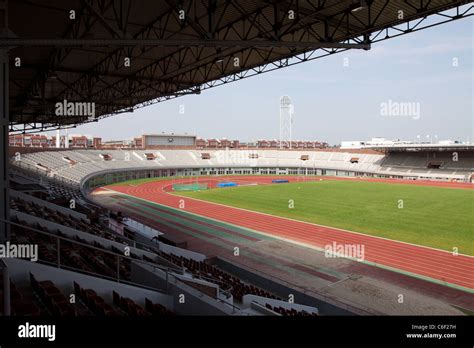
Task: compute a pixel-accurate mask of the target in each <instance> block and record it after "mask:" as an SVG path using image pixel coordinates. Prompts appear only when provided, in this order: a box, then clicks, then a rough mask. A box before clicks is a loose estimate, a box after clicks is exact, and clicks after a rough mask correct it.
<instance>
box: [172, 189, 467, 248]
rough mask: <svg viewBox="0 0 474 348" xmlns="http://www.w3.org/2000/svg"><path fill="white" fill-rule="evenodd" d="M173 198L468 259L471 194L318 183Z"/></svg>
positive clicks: (188, 193) (205, 193)
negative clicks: (460, 255) (265, 214)
mask: <svg viewBox="0 0 474 348" xmlns="http://www.w3.org/2000/svg"><path fill="white" fill-rule="evenodd" d="M179 194H180V195H182V196H187V197H192V198H197V199H202V200H206V201H211V202H215V203H220V204H225V205H230V206H234V207H239V208H245V209H249V210H254V211H259V212H264V213H268V214H273V215H278V216H283V217H288V218H292V219H296V220H301V221H307V222H312V223H316V224H321V225H326V226H332V227H339V228H342V229H347V230H351V231H356V232H361V233H365V234H369V235H374V236H380V237H385V238H390V239H394V240H399V241H404V242H409V243H414V244H420V245H425V246H430V247H434V248H439V249H443V250H448V251H453V248H454V247H456V248H458V252H459V253H463V254H468V255H474V190H469V189H451V188H441V187H430V186H416V185H403V184H389V183H376V182H360V181H335V180H323V181H316V182H305V183H289V184H272V185H258V186H241V187H232V188H219V189H212V190H208V191H199V192H180V193H179ZM290 200H292V201H293V202H294V208H290V207H289V206H290V203H291V202H290ZM402 204H403V207H401V206H402Z"/></svg>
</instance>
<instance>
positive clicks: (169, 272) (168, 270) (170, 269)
mask: <svg viewBox="0 0 474 348" xmlns="http://www.w3.org/2000/svg"><path fill="white" fill-rule="evenodd" d="M0 222H2V223H7V224H9V225H13V226H18V227H21V228H25V229H27V230H30V231H33V232H35V233H39V234H43V235H47V236H49V237H52V238H56V240H57V241H58V246H60V241H61V240H64V241H66V242H68V243H72V244H77V245H81V246H83V247H86V248H90V249H93V250H97V251H100V252H103V253H106V254H109V255H112V256H113V257H115V258H117V260H118V263H117V266H119V264H120V263H119V262H120V261H119V260H120V258H122V259H126V260H129V261H130V262H136V263H138V264H142V265H145V266H149V267H152V268H153V270H155V269H159V270H161V271H163V272H165V273H166V275H167V279H168V276H171V277H173V278H174V279H175V281H178V282H180V283H182V284H184V285H188V284H186V283H185V282H184V281H183V280H181V279H179V278H177V277H175V276H174V275H175V274H181V275H184V274H185V273H184V270H183V269H182V268H179V267H176V268H173V267H165V266H161V265H157V264H155V263H150V262H148V261H144V260H140V259H134V258H132V257H128V256H125V255H120V254H117V253H114V252H112V251H109V250H107V249H101V248H98V247H95V246H93V245H90V244H86V243H83V242H80V241H77V240H74V239H69V238H65V237H62V236H58V235H56V234H54V233H50V232H46V231H41V230H38V229H36V228H34V227H31V226H25V225H22V224H19V223H16V222H13V221H8V220H3V219H0ZM59 252H60V251H59V248H58V253H59ZM157 256H160V255H157ZM165 260H166V259H165ZM169 262H170V261H169ZM41 263H44V264H48V265H52V266H56V267H58V268H60V269H66V270H67V269H69V270H74V271H77V272H79V273H84V274H87V275H92V276H96V277H100V278H106V279H107V280H111V281H115V282H117V283H122V284H130V285H133V286H137V287H140V288H144V289H148V290H153V291H159V292H163V290H162V289H159V288H154V287H150V286H147V285H144V284H140V283H135V282H132V281H128V280H123V279H120V273H118V276H117V278H114V277H110V276H107V275H103V274H98V273H95V272H90V271H87V270H83V269H79V268H74V267H71V266H65V265H61V263H60V260H59V258H58V262H57V263H53V262H48V261H44V260H42V261H41ZM193 278H195V276H194V275H193ZM196 278H197V277H196ZM202 278H203V279H204V278H205V277H204V276H203V277H202ZM207 279H208V280H209V281H211V282H212V281H214V282H215V281H216V280H215V279H212V278H207ZM167 281H168V280H167ZM188 286H189V285H188ZM193 289H195V290H196V291H198V292H199V293H200V294H201V296H203V295H204V296H207V297H210V298H212V299H214V300H217V301H218V302H221V303H223V304H225V305H228V306H230V307H232V312H233V313H235V311H236V310H237V311H240V308H239V307H237V306H235V305H234V304H233V303H230V302H227V301H225V300H223V299H221V298H219V297H217V298H214V297H211V296H209V295H207V294H206V293H205V292H203V291H201V290H199V289H197V288H194V287H193ZM218 291H219V292H220V293H224V294H226V297H227V298H230V297H231V296H232V295H231V294H229V293H227V292H226V291H225V290H222V289H221V288H220V286H219V287H218Z"/></svg>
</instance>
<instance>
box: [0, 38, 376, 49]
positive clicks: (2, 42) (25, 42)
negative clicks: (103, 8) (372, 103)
mask: <svg viewBox="0 0 474 348" xmlns="http://www.w3.org/2000/svg"><path fill="white" fill-rule="evenodd" d="M109 46H110V47H138V46H142V47H152V46H154V47H233V48H235V47H237V48H239V47H294V48H296V47H299V48H303V47H304V48H308V49H317V48H356V49H357V48H360V49H370V44H366V43H362V44H358V43H342V42H305V41H273V40H243V41H241V40H202V39H195V40H194V39H190V40H171V39H140V40H136V39H21V38H2V39H0V47H11V48H14V47H15V48H16V47H109Z"/></svg>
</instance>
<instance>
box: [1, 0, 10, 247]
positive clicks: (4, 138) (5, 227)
mask: <svg viewBox="0 0 474 348" xmlns="http://www.w3.org/2000/svg"><path fill="white" fill-rule="evenodd" d="M0 5H1V6H0V20H1V28H0V29H3V32H7V31H8V12H7V10H8V8H7V5H8V2H7V1H6V0H4V1H0ZM8 104H9V98H8V51H7V49H0V243H3V242H5V241H7V240H9V239H10V225H9V224H8V223H7V221H9V217H10V194H9V189H10V188H9V186H10V185H9V178H8V158H9V155H8V129H9V123H10V110H9V108H8Z"/></svg>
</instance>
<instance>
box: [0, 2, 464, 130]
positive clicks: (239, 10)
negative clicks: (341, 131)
mask: <svg viewBox="0 0 474 348" xmlns="http://www.w3.org/2000/svg"><path fill="white" fill-rule="evenodd" d="M6 2H7V1H5V0H2V1H0V3H1V4H4V3H6ZM469 2H470V1H456V0H451V1H449V0H430V1H428V0H426V1H424V0H403V1H402V0H390V1H389V0H367V1H357V0H342V1H324V0H312V1H311V0H306V1H305V0H287V1H282V0H258V1H257V0H243V1H242V0H226V1H224V0H223V1H217V0H196V1H191V0H181V1H175V0H160V1H147V0H133V1H131V0H121V1H117V0H115V1H114V0H100V1H89V0H69V1H64V0H15V1H11V0H10V1H9V2H8V8H7V10H6V11H5V8H3V9H2V8H0V14H2V13H3V14H5V13H6V17H7V20H5V21H4V23H3V30H2V34H3V35H2V37H1V38H0V46H2V47H3V48H5V47H7V48H9V57H10V58H9V61H10V69H9V71H10V89H9V93H10V95H9V100H10V131H24V132H28V131H37V130H42V129H53V128H56V127H68V126H73V125H77V124H82V123H86V122H92V121H96V120H98V119H100V118H103V117H107V116H110V115H114V114H117V113H121V112H129V111H133V110H134V109H135V108H139V107H142V106H146V105H150V104H152V103H156V102H159V101H162V100H167V99H170V98H174V97H177V96H181V95H185V94H192V93H200V92H201V90H203V89H206V88H210V87H214V86H217V85H221V84H224V83H228V82H232V81H236V80H239V79H242V78H246V77H249V76H252V75H255V74H259V73H262V72H266V71H270V70H274V69H277V68H281V67H285V66H288V65H292V64H296V63H300V62H304V61H308V60H312V59H316V58H319V57H322V56H326V55H329V54H332V53H336V52H341V51H345V50H347V49H369V48H370V44H371V43H374V42H377V41H381V40H385V39H387V38H391V37H394V36H398V35H403V34H406V33H410V32H414V31H417V30H420V29H423V28H427V27H431V26H433V25H438V24H441V23H445V22H448V21H451V20H456V19H459V18H463V17H467V16H470V15H472V14H473V7H472V6H462V7H460V6H461V5H463V4H467V3H469ZM0 7H1V6H0ZM453 8H457V10H456V11H453V12H450V13H449V14H446V12H443V11H446V10H449V9H453ZM400 11H402V12H400ZM431 15H433V16H431ZM4 19H5V18H4ZM16 58H20V59H21V65H20V66H16V64H18V63H19V61H18V60H17V59H16ZM126 58H129V59H130V66H127V63H128V61H126ZM236 58H237V59H238V61H237V60H236ZM65 100H66V101H68V102H71V103H84V102H87V103H92V102H93V103H95V104H94V112H93V113H90V114H84V113H83V114H82V116H78V115H77V114H76V115H74V116H73V115H70V116H59V115H57V113H56V108H55V104H56V103H58V102H63V101H65ZM76 106H77V107H79V108H81V109H82V108H86V106H85V105H76Z"/></svg>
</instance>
